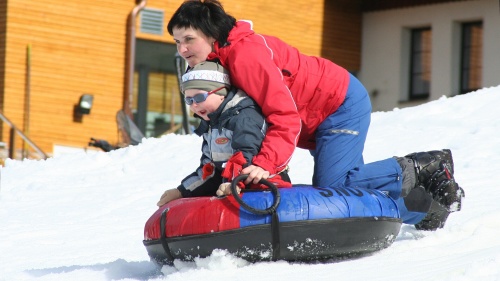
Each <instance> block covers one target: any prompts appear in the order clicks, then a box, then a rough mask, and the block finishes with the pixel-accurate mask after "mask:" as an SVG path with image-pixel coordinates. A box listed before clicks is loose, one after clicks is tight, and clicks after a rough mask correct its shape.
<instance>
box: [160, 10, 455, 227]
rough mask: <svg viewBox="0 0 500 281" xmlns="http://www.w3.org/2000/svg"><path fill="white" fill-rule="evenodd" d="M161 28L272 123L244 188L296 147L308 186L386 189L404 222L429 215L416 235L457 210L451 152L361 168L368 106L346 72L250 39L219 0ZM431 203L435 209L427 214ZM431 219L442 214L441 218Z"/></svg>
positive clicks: (269, 41)
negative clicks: (310, 163)
mask: <svg viewBox="0 0 500 281" xmlns="http://www.w3.org/2000/svg"><path fill="white" fill-rule="evenodd" d="M167 29H168V31H169V33H170V34H171V35H172V36H173V38H174V40H175V42H176V44H177V50H178V52H179V54H180V55H181V56H182V57H183V58H184V59H185V60H186V61H187V63H188V65H189V66H190V67H193V66H194V65H196V64H197V63H199V62H201V61H204V60H207V59H209V60H218V61H220V63H221V64H222V65H223V66H224V67H225V68H226V69H228V71H229V73H230V76H231V81H232V84H233V85H234V86H236V87H237V88H239V89H242V90H243V91H245V92H246V93H247V94H248V95H249V96H250V97H251V98H253V99H254V100H255V101H256V102H257V104H258V105H259V106H260V107H261V108H262V112H263V114H264V116H265V117H266V121H267V122H268V124H270V126H269V128H268V131H267V135H266V137H265V138H264V141H263V143H262V147H261V150H260V152H259V153H258V154H257V155H256V156H255V157H253V159H252V165H250V166H248V167H246V168H245V169H243V170H242V173H243V174H248V175H249V176H248V178H247V181H246V183H249V182H251V181H252V182H253V183H257V182H258V181H259V180H260V179H262V178H268V177H270V176H272V175H274V174H277V173H279V172H280V171H282V170H283V169H286V167H287V164H288V162H289V161H290V158H291V157H292V154H293V151H294V149H295V147H296V146H297V147H300V148H305V149H308V150H309V151H310V152H311V154H312V155H313V157H314V161H315V166H314V175H313V185H317V186H331V187H334V186H335V187H337V186H346V187H354V188H355V187H366V188H376V189H380V190H384V191H387V192H388V193H389V195H390V196H391V197H393V198H394V199H396V200H398V204H399V205H400V210H401V213H402V217H403V221H404V222H406V223H413V224H415V223H418V222H421V221H422V219H423V218H424V217H425V215H426V213H429V214H428V216H427V218H426V219H424V220H423V222H422V224H424V225H422V226H421V228H428V229H431V228H435V227H433V226H434V225H436V224H438V226H442V225H443V224H444V221H442V218H443V216H447V214H448V213H449V212H453V211H458V210H459V209H460V203H461V197H462V190H461V188H460V187H459V186H458V184H456V182H455V181H454V178H453V159H452V157H451V152H450V151H449V150H442V151H431V152H421V153H414V154H411V155H407V156H406V157H401V158H389V159H386V160H382V161H378V162H375V163H370V164H364V161H363V155H362V154H363V148H364V143H365V140H366V135H367V132H368V127H369V124H370V114H371V104H370V100H369V97H368V94H367V92H366V89H365V88H364V87H363V85H362V84H361V83H360V82H359V81H358V80H357V79H356V78H355V77H354V76H353V75H351V74H349V73H348V72H347V70H345V69H344V68H342V67H340V66H338V65H336V64H335V63H333V62H331V61H329V60H326V59H323V58H319V57H313V56H307V55H304V54H301V53H300V52H299V51H298V50H297V49H296V48H294V47H292V46H290V45H288V44H286V43H285V42H283V41H281V40H280V39H278V38H276V37H272V36H266V35H260V34H256V33H255V32H254V31H253V30H252V23H251V22H249V21H236V20H235V18H234V17H232V16H231V15H229V14H227V13H226V12H225V11H224V8H223V7H222V5H221V4H220V3H219V2H218V1H217V0H206V1H203V2H201V1H186V2H184V3H183V4H182V5H181V6H180V7H179V8H178V10H177V11H176V12H175V13H174V15H173V16H172V18H171V19H170V21H169V23H168V26H167ZM404 198H406V199H404ZM431 198H433V199H431ZM405 201H406V203H405ZM431 203H432V204H431ZM431 205H432V206H433V207H434V209H439V210H438V211H435V210H431V211H429V208H430V207H431ZM443 210H445V211H443ZM436 212H439V213H443V212H444V213H445V214H444V215H442V216H441V215H440V216H439V220H441V221H436V220H438V219H436V215H435V214H434V213H436ZM433 214H434V215H433ZM426 220H428V221H432V226H431V223H427V224H425V221H426ZM444 220H446V217H445V218H444Z"/></svg>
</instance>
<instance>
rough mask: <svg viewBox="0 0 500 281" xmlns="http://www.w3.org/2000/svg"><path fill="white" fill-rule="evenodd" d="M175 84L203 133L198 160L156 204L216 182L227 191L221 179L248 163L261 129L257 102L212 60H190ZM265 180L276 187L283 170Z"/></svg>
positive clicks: (203, 191)
mask: <svg viewBox="0 0 500 281" xmlns="http://www.w3.org/2000/svg"><path fill="white" fill-rule="evenodd" d="M181 87H182V91H183V93H184V96H185V98H184V101H185V102H186V104H188V105H189V108H190V109H191V111H193V112H194V114H195V116H196V117H198V118H201V119H202V120H201V122H200V125H199V127H198V128H197V129H196V130H195V133H196V134H197V135H199V136H203V144H202V148H201V150H202V157H201V160H200V166H199V167H198V168H197V169H196V171H194V172H193V173H192V174H190V175H188V176H187V177H186V178H184V179H183V180H182V182H181V184H180V185H179V186H178V187H177V189H170V190H167V191H165V192H164V193H163V195H162V196H161V198H160V201H158V203H157V205H158V206H162V205H164V204H166V203H168V202H170V201H172V200H175V199H179V198H181V197H194V196H214V195H216V192H217V191H218V189H219V187H220V189H221V191H219V192H218V193H217V194H218V195H221V194H228V193H229V192H228V184H227V183H226V184H223V183H224V182H226V181H231V180H232V179H233V178H234V177H236V176H237V174H238V173H239V171H240V170H241V168H242V167H244V166H246V165H249V164H250V163H252V158H253V157H254V156H255V155H256V154H257V153H258V152H259V150H260V147H261V144H262V140H263V139H264V136H265V133H266V129H267V124H266V121H265V119H264V117H263V116H262V113H261V110H260V108H259V107H258V106H257V104H256V103H255V102H254V101H253V100H252V99H251V98H250V97H248V96H247V94H246V93H244V92H243V91H241V90H238V89H235V88H234V87H233V88H231V83H230V79H229V74H228V72H227V71H226V69H224V68H223V67H222V66H221V65H220V64H218V63H216V62H211V61H205V62H201V63H199V64H197V65H195V66H194V67H193V68H191V69H190V70H189V71H188V72H187V73H186V74H184V75H183V76H182V85H181ZM226 166H227V168H226V169H225V171H224V167H226ZM223 175H224V176H223ZM268 180H269V181H270V182H273V183H275V184H277V185H278V186H280V187H289V186H291V184H290V183H289V182H290V179H289V178H288V175H287V173H286V171H283V172H281V173H280V174H277V175H275V176H273V177H270V178H268ZM284 180H285V181H284Z"/></svg>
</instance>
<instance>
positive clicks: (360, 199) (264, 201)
mask: <svg viewBox="0 0 500 281" xmlns="http://www.w3.org/2000/svg"><path fill="white" fill-rule="evenodd" d="M279 193H280V197H281V202H280V204H279V205H278V208H277V210H276V212H277V214H278V216H279V220H280V222H282V223H283V222H291V221H304V220H319V219H344V218H359V217H375V218H376V217H387V218H400V214H399V210H398V207H397V204H396V202H395V201H394V200H393V199H392V198H390V197H389V196H387V195H386V194H385V193H382V192H380V191H378V190H371V189H361V188H321V187H313V186H310V185H294V186H293V187H292V188H280V189H279ZM241 199H242V200H243V202H245V203H246V204H247V205H249V206H251V207H253V208H255V209H267V208H269V207H270V206H271V205H272V204H273V202H274V200H275V198H274V195H273V194H272V193H271V192H270V191H268V192H245V193H244V194H243V195H242V196H241ZM271 219H272V218H271V215H265V216H263V215H258V214H252V213H251V212H248V211H246V210H244V209H243V208H241V212H240V227H246V226H253V225H260V224H268V223H271Z"/></svg>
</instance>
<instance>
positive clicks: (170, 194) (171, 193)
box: [156, 188, 182, 207]
mask: <svg viewBox="0 0 500 281" xmlns="http://www.w3.org/2000/svg"><path fill="white" fill-rule="evenodd" d="M179 198H182V194H181V192H180V191H179V190H178V189H177V188H175V189H169V190H167V191H165V192H163V195H162V196H161V197H160V201H158V203H156V205H157V206H158V207H161V206H163V205H165V204H167V203H168V202H170V201H172V200H175V199H179Z"/></svg>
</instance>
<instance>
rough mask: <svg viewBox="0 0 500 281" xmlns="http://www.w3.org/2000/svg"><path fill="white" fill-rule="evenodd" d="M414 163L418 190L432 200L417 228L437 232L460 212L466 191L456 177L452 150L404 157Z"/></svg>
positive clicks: (419, 153)
mask: <svg viewBox="0 0 500 281" xmlns="http://www.w3.org/2000/svg"><path fill="white" fill-rule="evenodd" d="M405 157H406V158H410V159H412V160H413V162H414V165H415V171H416V174H417V183H416V186H420V187H422V188H424V189H425V190H426V191H427V192H429V193H430V194H431V196H432V204H431V206H430V210H429V211H428V213H427V216H426V217H425V218H424V219H423V220H422V221H421V222H420V223H418V224H417V225H416V227H417V229H422V230H435V229H437V228H441V227H443V226H444V223H445V222H446V219H447V218H448V215H449V214H450V213H451V212H457V211H460V209H461V204H462V197H463V196H464V192H463V189H462V188H461V187H460V186H459V185H458V184H457V182H456V181H455V178H454V176H453V173H454V163H453V157H452V155H451V151H450V150H449V149H444V150H434V151H428V152H418V153H412V154H409V155H406V156H405Z"/></svg>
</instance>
